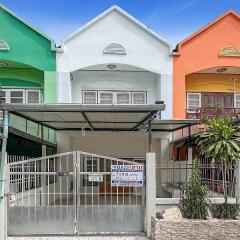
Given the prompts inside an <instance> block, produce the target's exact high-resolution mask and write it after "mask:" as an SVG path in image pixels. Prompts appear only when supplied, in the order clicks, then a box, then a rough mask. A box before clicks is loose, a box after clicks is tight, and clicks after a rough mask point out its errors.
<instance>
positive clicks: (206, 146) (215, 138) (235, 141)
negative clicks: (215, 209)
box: [196, 117, 240, 204]
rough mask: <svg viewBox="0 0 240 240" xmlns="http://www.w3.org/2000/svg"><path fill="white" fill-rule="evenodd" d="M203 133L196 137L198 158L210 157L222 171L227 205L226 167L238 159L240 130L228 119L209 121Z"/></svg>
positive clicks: (239, 157) (239, 153)
mask: <svg viewBox="0 0 240 240" xmlns="http://www.w3.org/2000/svg"><path fill="white" fill-rule="evenodd" d="M206 126H207V128H206V130H205V131H204V132H201V133H199V134H198V135H197V139H196V143H197V148H198V152H199V155H200V157H211V159H212V161H213V163H215V164H217V165H218V166H220V167H221V169H222V176H223V192H224V198H225V203H226V204H227V184H226V176H227V172H226V171H227V167H228V166H231V164H234V163H235V162H236V161H237V160H239V159H240V128H239V127H238V126H237V125H234V124H232V121H231V119H230V118H229V117H223V118H216V119H211V120H209V121H208V122H207V125H206Z"/></svg>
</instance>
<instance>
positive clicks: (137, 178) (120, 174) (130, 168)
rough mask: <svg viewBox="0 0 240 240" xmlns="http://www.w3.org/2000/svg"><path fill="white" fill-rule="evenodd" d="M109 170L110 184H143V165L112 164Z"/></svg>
mask: <svg viewBox="0 0 240 240" xmlns="http://www.w3.org/2000/svg"><path fill="white" fill-rule="evenodd" d="M111 170H112V172H111V186H126V187H127V186H131V187H142V186H143V182H144V178H143V165H112V166H111Z"/></svg>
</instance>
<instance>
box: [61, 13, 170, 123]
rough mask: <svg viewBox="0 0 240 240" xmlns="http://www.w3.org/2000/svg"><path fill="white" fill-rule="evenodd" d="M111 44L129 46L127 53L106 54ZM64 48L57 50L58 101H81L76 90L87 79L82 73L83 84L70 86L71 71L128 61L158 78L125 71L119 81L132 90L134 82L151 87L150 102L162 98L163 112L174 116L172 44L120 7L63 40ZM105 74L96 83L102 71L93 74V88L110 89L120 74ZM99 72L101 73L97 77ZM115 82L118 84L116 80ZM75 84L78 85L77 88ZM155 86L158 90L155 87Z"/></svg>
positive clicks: (168, 115) (166, 116) (126, 88)
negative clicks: (114, 75)
mask: <svg viewBox="0 0 240 240" xmlns="http://www.w3.org/2000/svg"><path fill="white" fill-rule="evenodd" d="M111 43H119V44H121V45H122V46H123V47H124V48H125V49H126V53H127V54H126V55H109V54H103V50H104V48H105V47H106V46H107V45H109V44H111ZM62 49H63V52H58V53H57V71H58V72H59V76H58V101H59V102H61V103H65V102H71V99H72V100H73V102H78V100H79V95H78V94H76V92H78V89H80V88H81V87H83V84H86V81H88V80H87V78H84V79H83V78H82V77H83V75H81V74H80V75H79V82H81V81H83V82H84V83H82V84H81V83H79V84H76V83H73V85H72V87H70V83H69V81H70V73H72V72H75V71H77V70H80V69H83V68H87V67H89V66H95V65H96V66H97V65H99V64H105V65H107V64H109V63H114V64H116V65H118V64H125V65H126V66H133V67H137V68H141V69H142V70H146V71H148V72H152V73H155V74H156V76H158V80H155V83H154V84H153V80H151V77H150V78H148V80H146V78H145V74H148V73H142V75H143V76H141V77H140V76H137V75H138V73H136V74H131V73H129V72H128V71H127V72H126V73H125V77H124V79H123V76H124V74H122V78H121V80H120V81H122V84H121V83H119V85H121V88H122V89H123V88H125V89H124V90H131V88H135V87H134V86H133V84H136V87H142V88H144V87H145V89H144V90H148V89H149V91H150V92H149V99H150V102H151V103H153V102H154V101H153V99H154V98H155V100H160V99H161V100H163V101H165V103H166V111H165V113H163V114H162V116H163V118H165V119H166V118H171V117H172V101H171V99H172V57H171V56H170V47H169V45H167V44H166V43H165V42H163V41H161V40H160V39H158V38H157V37H155V36H153V35H152V34H150V33H149V32H148V30H146V29H144V28H142V27H141V26H139V25H138V24H136V23H135V22H134V21H132V20H130V19H129V17H127V16H126V15H124V14H123V13H121V12H119V10H116V9H113V10H112V11H109V12H108V13H107V14H105V15H104V17H100V18H98V19H97V21H95V22H94V23H92V24H90V25H89V27H85V28H84V30H82V31H80V32H79V33H77V34H75V35H74V36H73V37H71V38H68V39H67V40H66V41H64V42H63V44H62ZM105 70H107V69H105ZM105 74H106V75H105V77H106V81H105V82H104V81H102V82H101V83H96V81H97V80H98V78H99V80H101V79H104V76H102V73H100V72H97V73H96V74H92V75H93V79H91V82H90V80H89V83H88V84H93V82H94V81H95V83H94V84H93V85H94V88H96V87H98V86H100V85H101V86H102V87H103V88H105V89H107V88H109V86H111V83H113V82H110V81H112V80H115V79H116V78H118V77H115V78H111V79H107V77H108V72H107V71H105ZM94 75H95V76H94ZM96 75H98V77H97V78H96ZM89 78H90V74H89V77H88V79H89ZM136 79H137V80H136ZM157 81H158V83H157ZM113 85H114V86H115V87H116V86H117V85H115V83H113ZM75 87H77V88H76V89H75ZM153 87H154V88H155V90H153ZM129 88H130V89H129ZM69 89H74V91H75V90H76V92H75V93H74V92H73V93H72V94H71V90H69ZM159 98H160V99H159Z"/></svg>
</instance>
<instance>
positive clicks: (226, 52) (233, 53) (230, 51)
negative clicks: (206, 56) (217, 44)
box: [219, 47, 240, 57]
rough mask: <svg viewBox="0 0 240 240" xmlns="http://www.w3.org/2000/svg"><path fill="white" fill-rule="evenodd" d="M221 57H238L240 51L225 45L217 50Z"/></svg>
mask: <svg viewBox="0 0 240 240" xmlns="http://www.w3.org/2000/svg"><path fill="white" fill-rule="evenodd" d="M219 56H222V57H240V51H239V50H238V49H237V48H235V47H225V48H223V49H222V50H221V51H220V52H219Z"/></svg>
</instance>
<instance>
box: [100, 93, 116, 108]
mask: <svg viewBox="0 0 240 240" xmlns="http://www.w3.org/2000/svg"><path fill="white" fill-rule="evenodd" d="M102 93H107V94H112V96H113V98H112V103H101V94H102ZM98 103H99V104H104V105H112V104H114V103H115V96H114V92H113V91H98Z"/></svg>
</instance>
